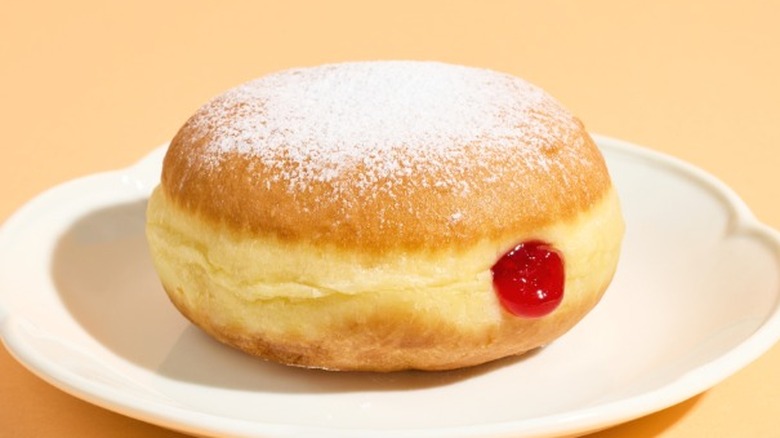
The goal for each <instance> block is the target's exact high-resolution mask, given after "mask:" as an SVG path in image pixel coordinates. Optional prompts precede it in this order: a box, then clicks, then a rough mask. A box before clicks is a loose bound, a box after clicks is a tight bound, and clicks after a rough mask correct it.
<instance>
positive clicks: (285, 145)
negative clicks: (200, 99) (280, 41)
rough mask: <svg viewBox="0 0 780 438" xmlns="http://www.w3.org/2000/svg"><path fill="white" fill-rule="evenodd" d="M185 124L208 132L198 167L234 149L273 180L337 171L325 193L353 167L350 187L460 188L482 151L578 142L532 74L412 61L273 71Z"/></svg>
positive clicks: (535, 165) (526, 153)
mask: <svg viewBox="0 0 780 438" xmlns="http://www.w3.org/2000/svg"><path fill="white" fill-rule="evenodd" d="M188 125H189V127H190V129H191V130H192V133H193V137H194V139H195V140H196V141H197V139H199V138H207V139H208V144H207V146H206V148H205V151H204V155H205V157H206V158H207V165H206V167H207V168H216V167H218V166H219V165H220V163H221V162H222V161H223V160H225V159H226V157H228V156H233V155H234V154H241V155H246V156H251V157H252V158H253V159H258V160H259V162H260V163H262V165H263V166H265V167H267V168H271V169H275V170H276V171H277V173H276V174H275V175H276V176H274V179H275V181H267V183H268V184H271V182H274V183H276V182H278V181H276V180H281V182H283V183H285V184H287V186H288V188H289V190H290V191H295V190H306V187H307V186H308V185H309V184H311V183H312V182H319V183H328V182H332V181H335V182H336V184H335V185H334V193H335V192H338V191H339V190H338V183H339V177H340V176H341V175H343V174H344V173H345V172H348V171H350V170H351V169H354V168H355V167H356V166H360V168H361V169H364V170H363V171H362V172H361V173H360V176H359V178H351V179H350V180H349V181H348V183H349V184H350V185H352V186H353V187H352V189H354V188H355V186H356V187H357V188H358V189H364V190H375V189H376V188H377V187H379V186H381V187H386V186H387V185H388V184H390V185H392V182H393V181H395V180H401V179H408V176H409V175H411V174H415V173H422V174H431V173H433V174H436V175H437V181H436V182H435V183H434V184H435V185H437V186H442V187H446V188H448V189H449V190H452V191H461V192H462V193H463V194H467V193H468V191H469V190H470V185H469V183H468V178H466V173H468V172H471V171H473V170H474V168H475V166H476V167H479V166H480V165H481V163H482V162H483V160H481V159H480V157H481V156H484V157H488V156H495V155H496V154H508V153H509V154H511V156H512V159H513V160H520V161H522V162H523V163H524V168H525V169H527V171H528V172H531V173H534V172H537V171H546V170H548V168H549V167H550V166H551V165H555V163H551V162H550V161H549V156H550V154H549V153H546V152H548V151H546V149H547V148H550V147H552V146H551V145H554V144H556V143H558V144H560V142H561V140H562V139H563V140H564V142H566V141H567V139H566V138H567V136H569V137H572V138H571V141H572V142H581V138H579V137H575V136H574V134H572V133H575V132H577V131H578V129H579V127H578V125H577V122H576V120H575V118H574V117H573V116H572V115H571V114H570V113H569V112H568V111H567V110H565V109H564V108H563V107H562V106H561V105H560V104H559V103H558V102H557V101H555V100H554V99H553V98H552V97H550V96H549V95H548V94H546V93H545V92H544V91H543V90H541V89H540V88H538V87H536V86H534V85H531V84H529V83H527V82H525V81H523V80H521V79H519V78H516V77H513V76H510V75H507V74H503V73H498V72H494V71H490V70H484V69H478V68H472V67H464V66H455V65H450V64H443V63H437V62H418V61H381V62H355V63H342V64H331V65H324V66H320V67H314V68H303V69H293V70H287V71H283V72H279V73H275V74H271V75H268V76H265V77H262V78H260V79H257V80H254V81H251V82H248V83H246V84H243V85H240V86H238V87H236V88H233V89H231V90H229V91H227V92H226V93H225V94H223V95H221V96H218V97H216V98H215V99H213V100H211V101H210V102H208V103H207V104H206V105H204V106H203V107H202V108H201V109H200V110H198V111H197V113H196V114H195V115H194V116H193V117H192V118H191V119H190V121H189V122H188ZM474 145H478V148H477V149H475V146H474ZM576 149H577V148H576V147H574V148H573V150H576ZM475 155H476V157H477V159H476V160H475V159H474V157H475ZM202 170H203V169H202ZM206 170H207V169H206ZM388 182H389V183H388ZM564 183H567V181H564ZM451 219H452V220H453V221H457V220H459V219H460V217H459V216H458V215H457V214H454V215H453V216H452V218H451Z"/></svg>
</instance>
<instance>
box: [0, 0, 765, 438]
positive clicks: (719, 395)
mask: <svg viewBox="0 0 780 438" xmlns="http://www.w3.org/2000/svg"><path fill="white" fill-rule="evenodd" d="M278 3H280V4H282V3H283V5H272V4H270V2H269V3H268V4H262V3H260V2H256V1H252V2H249V1H246V2H241V1H233V2H193V1H186V2H185V1H164V2H122V3H120V2H115V3H109V2H98V1H93V2H90V1H81V0H72V1H68V2H48V3H47V2H34V1H33V2H14V3H12V4H7V5H4V6H3V11H2V14H0V102H2V104H0V121H1V122H0V126H2V131H0V148H2V149H1V150H2V155H0V220H4V219H5V218H7V217H8V216H9V215H10V214H11V213H12V212H13V211H14V210H15V209H17V208H18V207H20V206H21V205H22V204H23V203H24V202H25V201H27V200H28V199H30V198H32V197H33V196H35V195H36V194H37V193H39V192H41V191H42V190H44V189H46V188H48V187H50V186H53V185H56V184H57V183H60V182H62V181H65V180H67V179H70V178H73V177H77V176H80V175H85V174H89V173H93V172H96V171H100V170H106V169H113V168H119V167H125V166H127V165H129V164H131V163H133V162H134V161H135V160H136V159H138V158H140V157H141V156H143V155H144V154H145V153H146V152H148V151H150V150H151V149H152V148H154V147H155V146H158V145H160V144H162V143H164V142H166V141H167V140H168V139H169V138H170V137H171V136H172V135H173V134H174V133H175V131H176V130H177V129H178V127H179V126H180V124H181V123H182V122H183V121H184V120H185V119H186V118H187V117H188V116H189V114H190V113H192V112H193V111H194V110H195V109H196V108H197V107H198V106H199V105H200V104H202V103H203V102H204V101H205V100H207V99H208V98H209V97H211V96H213V95H214V94H216V93H218V92H220V91H222V90H224V89H226V88H228V87H230V86H233V85H236V84H238V83H240V82H243V81H246V80H248V79H251V78H253V77H256V76H258V75H261V74H264V73H267V72H270V71H274V70H278V69H282V68H287V67H292V66H303V65H313V64H319V63H323V62H332V61H341V60H361V59H405V58H408V59H435V60H441V61H447V62H453V63H460V64H468V65H474V66H480V67H487V68H492V69H496V70H501V71H506V72H510V73H513V74H516V75H518V76H522V77H525V78H526V79H528V80H530V81H532V82H534V83H536V84H537V85H540V86H541V87H543V88H545V89H547V90H548V91H549V92H550V93H551V94H553V95H555V96H556V97H557V98H558V99H559V100H561V101H562V102H563V103H564V104H565V105H567V106H568V107H569V108H571V109H572V110H573V111H574V112H575V113H576V114H578V115H579V116H580V117H581V118H582V119H583V120H584V121H585V123H586V125H587V126H588V127H589V129H590V130H591V131H593V132H598V133H602V134H607V135H610V136H613V137H618V138H623V139H626V140H629V141H632V142H635V143H639V144H643V145H645V146H648V147H650V148H653V149H656V150H660V151H663V152H667V153H670V154H672V155H675V156H677V157H679V158H682V159H684V160H686V161H689V162H692V163H694V164H696V165H697V166H699V167H702V168H704V169H705V170H707V171H709V172H711V173H713V174H715V175H716V176H718V177H719V178H720V179H722V180H724V181H725V182H726V183H727V184H728V185H730V186H731V187H732V188H734V189H735V190H736V191H737V193H739V194H740V195H741V196H742V197H743V199H745V201H746V202H747V203H748V205H750V206H751V207H752V209H753V210H754V212H755V213H756V214H757V216H758V217H759V218H760V219H762V220H763V221H765V222H767V223H769V224H770V225H772V226H773V227H775V228H780V202H778V198H777V196H776V193H777V187H778V184H777V183H778V181H779V180H780V179H779V178H778V176H777V165H778V163H780V26H778V25H777V17H778V14H780V5H778V4H777V3H775V4H769V3H770V2H759V1H749V2H739V4H740V5H739V6H736V2H732V3H731V4H727V3H728V2H717V3H713V2H705V1H689V2H673V1H663V2H623V1H588V2H578V1H569V2H565V1H555V2H533V3H532V2H490V3H489V2H463V3H455V2H444V1H442V2H421V1H411V2H408V1H393V2H386V3H379V2H360V1H353V2H346V1H328V2H313V1H312V2H300V1H294V2H293V1H291V2H278ZM629 3H631V4H629ZM670 244H673V242H670ZM778 369H780V347H775V348H774V349H772V350H771V351H770V352H769V353H768V354H766V355H765V356H763V357H762V358H761V359H759V360H758V361H756V362H755V363H753V364H752V365H750V366H749V367H747V368H746V369H744V370H743V371H741V372H739V373H737V374H736V375H734V376H733V377H731V378H729V379H727V380H726V381H724V382H723V383H721V384H719V385H717V386H716V387H715V388H713V389H711V390H709V391H707V392H705V393H704V394H702V395H700V396H697V397H694V398H693V399H691V400H689V401H686V402H683V403H681V404H680V405H677V406H674V407H672V408H669V409H666V410H664V411H662V412H659V413H656V414H653V415H650V416H647V417H645V418H641V419H639V420H635V421H632V422H630V423H627V424H624V425H621V426H618V427H615V428H613V429H610V430H607V431H604V432H602V433H599V434H597V435H595V436H597V437H601V438H606V437H618V436H632V437H649V436H663V437H691V436H750V437H761V436H777V433H778V431H777V425H776V422H777V415H778V414H780V407H778V406H780V373H778V372H777V370H778ZM0 435H2V436H11V437H27V436H30V437H32V436H60V437H81V436H112V437H135V436H144V437H173V436H179V435H178V434H176V433H173V432H170V431H166V430H164V429H160V428H157V427H155V426H151V425H147V424H143V423H140V422H138V421H136V420H132V419H129V418H126V417H123V416H120V415H118V414H114V413H112V412H109V411H106V410H103V409H100V408H97V407H94V406H92V405H90V404H88V403H86V402H83V401H80V400H78V399H76V398H73V397H70V396H68V395H66V394H65V393H62V392H60V391H59V390H57V389H55V388H53V387H51V386H49V385H48V384H46V383H44V382H43V381H41V380H39V379H38V378H37V377H34V376H33V375H32V374H30V373H29V372H28V371H26V370H25V369H24V368H22V366H21V365H19V364H17V363H16V362H15V361H14V360H13V359H12V358H11V357H10V356H9V355H8V353H7V352H6V351H5V350H3V349H0Z"/></svg>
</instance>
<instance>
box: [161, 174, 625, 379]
mask: <svg viewBox="0 0 780 438" xmlns="http://www.w3.org/2000/svg"><path fill="white" fill-rule="evenodd" d="M147 234H148V239H149V243H150V248H151V253H152V256H153V261H154V263H155V266H156V268H157V270H158V273H159V275H160V278H161V280H162V283H163V286H164V288H165V290H166V291H167V293H168V296H169V297H170V299H171V301H172V302H173V303H174V305H175V306H176V307H177V308H178V309H179V310H180V311H181V313H182V314H184V315H185V316H186V317H187V318H189V319H190V320H191V321H192V322H193V323H195V324H196V325H197V326H199V327H201V328H202V329H203V330H205V331H206V332H208V333H210V334H211V335H212V336H213V337H215V338H216V339H218V340H220V341H222V342H224V343H226V344H229V345H232V346H234V347H237V348H239V349H241V350H244V351H246V352H248V353H250V354H252V355H255V356H259V357H262V358H265V359H269V360H273V361H277V362H281V363H286V364H290V365H296V366H303V367H315V368H326V369H335V370H362V371H394V370H403V369H422V370H442V369H453V368H460V367H464V366H471V365H476V364H480V363H484V362H487V361H491V360H495V359H498V358H501V357H505V356H509V355H516V354H521V353H523V352H526V351H528V350H530V349H533V348H536V347H539V346H542V345H545V344H547V343H549V342H551V341H552V340H554V339H555V338H557V337H559V336H560V335H562V334H563V333H565V332H566V331H567V330H569V329H570V328H571V327H572V326H574V324H576V323H577V322H578V321H579V320H580V319H581V318H582V317H583V316H584V315H585V314H586V313H587V312H588V311H589V310H590V309H591V308H592V307H593V306H594V305H595V304H596V303H597V302H598V301H599V299H600V297H601V296H602V294H603V292H604V290H605V289H606V288H607V285H608V284H609V282H610V280H611V278H612V275H613V274H614V272H615V268H616V266H617V261H618V255H619V250H620V242H621V238H622V234H623V222H622V217H621V214H620V209H619V202H618V199H617V196H616V193H615V191H614V189H612V188H611V187H610V188H608V189H607V190H605V191H603V192H602V194H601V196H600V197H599V198H598V199H596V200H595V201H594V202H592V203H590V205H589V206H588V207H587V208H584V209H582V210H581V211H579V212H577V213H574V214H572V215H569V216H566V217H564V218H562V219H560V220H555V221H550V222H549V223H546V224H545V225H544V226H542V227H540V228H538V229H533V230H525V229H524V230H522V231H521V232H517V233H515V234H511V235H509V234H506V233H504V234H501V235H499V236H498V237H493V236H490V235H488V236H481V238H480V239H478V240H475V241H472V242H471V243H470V244H469V245H457V246H446V245H440V246H438V247H436V248H420V247H417V248H415V249H409V248H408V247H403V246H401V247H396V248H393V249H390V250H387V251H383V252H372V251H368V252H366V251H362V250H360V249H359V248H347V247H345V246H344V245H343V244H339V243H338V242H337V243H327V244H325V243H323V242H314V241H307V240H292V239H287V238H284V237H280V236H274V235H270V234H268V233H256V232H254V231H253V230H252V229H251V228H238V227H236V226H235V225H234V223H233V222H230V221H222V222H218V221H215V220H213V218H211V217H208V216H205V217H204V216H203V215H201V214H198V213H196V212H194V211H191V210H188V209H185V208H182V206H181V205H180V204H179V203H178V202H176V201H175V200H173V199H171V197H170V195H169V194H168V193H167V192H166V190H165V188H164V187H160V188H158V189H156V190H155V192H154V194H153V195H152V197H151V199H150V202H149V207H148V226H147ZM527 240H543V241H545V242H548V243H550V244H551V245H553V246H554V247H555V248H557V249H558V250H559V251H560V252H561V254H562V255H563V257H564V259H565V261H566V277H565V294H564V299H563V301H562V302H561V304H560V305H559V306H558V308H557V309H556V310H555V311H553V312H552V313H551V314H549V315H547V316H545V317H543V318H534V319H528V318H518V317H516V316H514V315H512V314H509V313H508V312H506V311H505V310H504V309H503V308H502V306H501V304H500V303H499V301H498V299H497V298H496V295H495V292H494V290H493V286H492V283H491V273H490V268H491V265H492V264H493V263H494V262H495V260H496V259H497V258H498V257H500V255H501V254H503V253H504V252H506V250H507V249H509V248H511V247H512V246H514V245H515V244H517V243H518V242H522V241H527Z"/></svg>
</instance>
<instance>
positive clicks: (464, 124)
mask: <svg viewBox="0 0 780 438" xmlns="http://www.w3.org/2000/svg"><path fill="white" fill-rule="evenodd" d="M147 236H148V241H149V245H150V250H151V254H152V258H153V261H154V264H155V267H156V269H157V272H158V274H159V277H160V279H161V282H162V285H163V287H164V289H165V290H166V292H167V294H168V296H169V298H170V300H171V301H172V302H173V304H174V305H175V306H176V307H177V308H178V309H179V311H180V312H181V313H182V314H183V315H184V316H186V317H187V318H188V319H189V320H190V321H192V322H193V323H194V324H195V325H197V326H198V327H200V328H201V329H203V330H204V331H205V332H207V333H209V334H210V335H212V336H213V337H214V338H216V339H218V340H219V341H222V342H224V343H226V344H229V345H232V346H234V347H237V348H239V349H241V350H243V351H245V352H248V353H250V354H252V355H256V356H260V357H262V358H265V359H268V360H272V361H276V362H281V363H284V364H289V365H296V366H303V367H313V368H324V369H331V370H366V371H393V370H404V369H422V370H445V369H453V368H459V367H465V366H471V365H477V364H481V363H484V362H488V361H492V360H495V359H499V358H502V357H506V356H510V355H517V354H521V353H523V352H526V351H528V350H531V349H534V348H536V347H539V346H543V345H545V344H548V343H549V342H551V341H553V340H554V339H556V338H558V337H559V336H561V335H562V334H563V333H565V332H566V331H567V330H569V329H570V328H571V327H572V326H574V325H575V324H576V323H577V322H578V321H580V320H581V318H582V317H583V316H584V315H585V314H586V313H587V312H588V311H589V310H590V309H592V308H593V307H594V306H595V305H596V303H597V302H598V301H599V299H600V298H601V296H602V294H603V293H604V291H605V290H606V288H607V286H608V284H609V283H610V281H611V279H612V277H613V274H614V272H615V268H616V265H617V262H618V256H619V252H620V245H621V239H622V236H623V220H622V215H621V212H620V207H619V202H618V198H617V195H616V192H615V189H614V188H613V186H612V183H611V181H610V177H609V174H608V172H607V168H606V166H605V162H604V159H603V157H602V155H601V154H600V152H599V150H598V149H597V147H596V145H595V144H594V142H593V140H592V139H591V137H590V136H589V135H588V133H587V132H586V131H585V129H584V127H583V125H582V123H581V122H580V121H579V120H578V119H577V118H575V117H574V116H572V115H571V114H570V113H569V112H568V111H567V110H566V109H564V108H563V107H562V106H561V105H560V104H559V103H558V102H557V101H556V100H554V99H553V98H552V97H550V96H549V95H548V94H546V93H545V92H544V91H542V90H541V89H539V88H537V87H535V86H533V85H531V84H529V83H527V82H525V81H523V80H521V79H518V78H516V77H513V76H510V75H507V74H502V73H498V72H494V71H490V70H484V69H477V68H471V67H463V66H455V65H448V64H442V63H435V62H415V61H386V62H356V63H343V64H332V65H324V66H319V67H312V68H302V69H293V70H287V71H283V72H280V73H275V74H270V75H267V76H264V77H261V78H259V79H257V80H254V81H251V82H248V83H246V84H244V85H241V86H238V87H236V88H233V89H231V90H229V91H227V92H226V93H224V94H222V95H220V96H218V97H216V98H214V99H213V100H211V101H210V102H208V103H206V104H205V105H204V106H203V107H201V108H200V109H199V110H198V111H197V112H196V113H195V114H194V115H193V116H192V117H191V118H190V119H189V120H188V121H187V122H186V123H185V124H184V126H183V127H182V128H181V129H180V130H179V131H178V133H177V134H176V136H175V138H174V139H173V140H172V141H171V144H170V146H169V148H168V151H167V153H166V156H165V159H164V162H163V170H162V177H161V183H160V185H159V186H158V187H157V188H156V189H155V190H154V192H153V194H152V196H151V198H150V200H149V205H148V213H147Z"/></svg>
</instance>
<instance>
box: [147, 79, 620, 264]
mask: <svg viewBox="0 0 780 438" xmlns="http://www.w3.org/2000/svg"><path fill="white" fill-rule="evenodd" d="M501 80H504V79H503V77H501ZM260 86H262V84H261V85H260ZM505 88H507V89H508V90H509V91H507V92H509V93H511V92H513V90H514V88H511V87H505ZM516 94H517V95H516V100H517V101H518V102H522V101H523V100H524V99H526V100H527V99H528V96H527V94H528V90H526V89H518V90H517V91H516ZM251 99H257V98H254V97H252V96H249V97H244V100H241V101H238V102H234V101H231V100H228V101H227V103H225V102H222V106H219V105H216V109H215V104H212V105H211V106H208V105H207V106H206V107H204V108H203V109H202V110H201V111H200V112H199V113H198V114H196V116H194V117H193V118H192V119H190V121H188V122H187V124H185V125H184V126H183V127H182V128H181V130H180V131H179V132H178V134H177V135H176V137H175V138H174V139H173V141H172V143H171V145H170V148H169V150H168V154H167V156H166V158H165V162H164V168H163V174H162V187H163V189H164V190H165V192H166V194H167V195H168V196H169V197H170V198H171V199H172V200H173V201H174V202H175V203H177V205H179V206H180V207H181V208H183V209H185V210H187V211H190V212H192V213H195V214H198V215H199V216H201V217H202V218H204V219H206V220H210V221H212V222H214V223H225V224H227V225H229V226H231V227H234V228H235V229H241V230H250V231H251V232H253V233H256V234H258V235H274V236H277V237H279V238H282V239H288V240H292V241H295V240H307V241H311V242H313V243H329V244H335V245H337V246H340V247H345V248H349V247H355V246H359V247H361V248H363V250H365V251H374V252H379V251H382V250H386V249H388V248H410V249H412V248H436V247H439V246H441V245H454V246H458V247H466V246H469V245H472V244H474V243H475V242H476V241H479V240H481V239H485V238H490V239H501V238H504V237H506V236H512V235H517V234H527V233H528V232H529V231H530V230H533V229H535V228H538V227H540V226H544V225H546V224H549V223H553V222H555V221H559V220H565V219H566V218H570V217H572V216H573V215H574V214H576V213H577V212H580V211H583V210H585V209H587V207H588V206H590V205H591V204H592V203H593V202H595V201H596V200H598V199H600V198H601V197H602V195H603V194H604V193H605V191H606V190H607V189H608V188H609V187H610V180H609V176H608V174H607V170H606V167H605V164H604V161H603V158H602V157H601V155H600V153H599V151H598V150H597V148H596V146H595V144H594V143H593V140H592V139H591V138H590V136H589V135H588V134H587V132H586V131H585V129H584V127H583V125H582V123H580V122H579V120H577V119H575V118H574V117H573V116H571V115H569V114H568V113H567V112H565V110H563V109H562V108H561V107H560V106H559V105H558V104H557V102H554V101H553V100H552V99H551V98H549V97H545V99H546V100H544V101H543V102H542V103H543V104H542V105H539V106H538V108H534V109H533V111H532V112H530V113H529V114H522V115H517V117H515V118H516V119H518V120H521V121H522V122H523V123H527V124H528V125H529V126H526V127H525V128H523V129H525V130H526V131H528V130H540V131H545V132H547V134H546V135H545V138H544V142H543V144H541V145H533V144H529V141H528V139H527V138H525V135H526V132H525V131H522V130H520V131H518V133H517V134H516V138H513V137H511V135H515V134H512V133H511V132H510V134H511V135H508V136H505V137H506V138H502V139H501V141H502V142H503V143H505V144H503V145H502V148H501V149H500V150H499V152H498V153H485V150H486V149H490V148H493V149H495V148H496V147H495V144H494V140H491V139H489V138H488V140H486V141H479V140H474V139H473V138H457V137H456V138H453V139H451V142H452V144H451V145H448V148H449V150H455V151H457V154H450V155H447V154H442V155H435V156H432V159H431V161H437V162H436V163H430V164H431V165H428V166H426V165H425V163H423V165H422V167H420V168H419V169H413V171H412V172H410V173H408V174H398V173H395V174H388V175H378V176H376V177H375V178H374V179H373V180H372V181H371V184H370V185H368V186H366V184H361V180H362V179H365V175H366V174H368V173H370V172H371V171H372V170H371V169H367V168H366V166H365V165H363V164H362V163H356V164H355V165H354V166H351V167H348V168H345V169H342V171H341V172H340V173H338V174H337V175H335V176H334V177H333V178H330V179H328V180H320V179H317V178H310V179H308V180H306V181H304V182H305V184H304V186H303V187H302V188H299V189H290V186H291V182H290V180H289V179H285V175H287V174H289V173H290V172H292V171H294V170H295V167H296V166H301V164H300V163H299V162H296V161H295V160H291V159H286V157H285V156H286V155H291V154H292V152H290V151H289V150H285V149H284V148H280V149H278V150H275V151H274V152H273V153H274V154H275V155H274V156H273V159H272V160H269V159H268V157H267V156H266V157H264V158H262V159H261V158H260V157H258V156H257V155H255V154H249V153H243V152H241V151H238V150H227V151H225V150H218V148H217V147H215V145H216V144H221V143H220V142H223V141H224V138H220V137H217V136H216V134H215V133H217V134H218V133H220V132H225V131H226V132H233V131H234V130H235V129H236V128H235V126H232V125H230V124H231V123H232V122H231V117H232V116H236V115H237V114H239V113H241V111H244V112H246V111H248V110H246V108H247V106H248V105H249V104H248V103H247V102H250V103H252V102H253V101H252V100H251ZM217 102H220V101H219V99H218V100H217ZM255 103H256V102H255ZM262 103H263V102H262V101H261V102H260V103H257V105H256V106H257V108H255V110H254V111H255V112H256V113H257V114H254V116H256V117H257V118H258V120H260V121H263V120H264V118H271V116H270V115H267V114H266V112H267V111H270V110H268V109H267V108H266V106H265V105H264V104H262ZM226 107H227V109H225V108H226ZM509 108H510V109H511V106H510V107H509ZM217 110H219V111H221V112H222V113H221V114H220V116H219V117H218V118H215V117H214V115H213V114H208V112H209V111H212V113H213V112H216V111H217ZM524 111H526V112H528V110H527V109H525V110H524ZM241 114H243V113H241ZM381 116H382V115H378V117H381ZM512 117H513V116H512ZM512 117H510V116H507V118H508V119H512ZM204 120H207V122H208V124H209V126H211V125H214V124H217V125H219V127H222V128H224V129H223V130H222V131H220V130H218V129H216V130H215V129H214V128H213V127H211V128H210V129H211V130H208V129H205V130H204V128H203V125H204V124H206V122H204ZM526 121H527V122H526ZM222 124H225V126H223V125H222ZM550 133H552V134H550ZM223 136H224V135H223ZM314 141H315V142H316V141H317V140H316V139H315V140H314ZM251 146H252V147H257V148H262V147H263V145H262V144H260V145H251ZM352 146H356V145H352ZM310 147H311V148H316V147H317V145H312V146H310ZM425 147H426V146H425V145H420V144H415V145H403V144H400V145H397V147H396V148H395V149H394V152H398V154H400V156H401V158H400V159H398V160H399V162H400V161H403V160H407V161H409V160H411V159H413V158H415V157H414V156H412V155H411V154H410V155H409V156H408V157H407V156H404V151H405V150H406V149H419V148H425ZM531 148H535V149H536V150H534V151H532V152H533V156H532V158H533V160H531V159H529V149H531ZM293 152H295V151H293ZM491 152H495V151H491ZM390 159H392V158H391V157H388V160H390ZM217 160H218V161H219V164H218V165H217V166H214V165H213V163H214V162H215V161H217ZM433 164H435V165H433ZM460 185H463V186H460ZM463 187H465V189H461V188H463Z"/></svg>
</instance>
